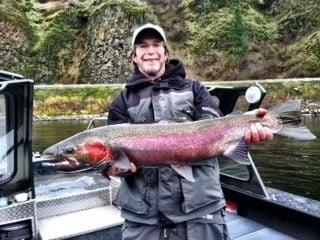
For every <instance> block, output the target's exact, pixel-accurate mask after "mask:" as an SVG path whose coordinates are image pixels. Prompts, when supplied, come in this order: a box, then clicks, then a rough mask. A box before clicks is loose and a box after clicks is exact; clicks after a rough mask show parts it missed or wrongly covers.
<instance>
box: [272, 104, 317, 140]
mask: <svg viewBox="0 0 320 240" xmlns="http://www.w3.org/2000/svg"><path fill="white" fill-rule="evenodd" d="M300 108H301V101H300V100H291V101H288V102H285V103H281V104H279V105H276V106H274V107H271V108H270V109H269V113H270V114H272V115H274V116H275V117H276V118H277V120H278V122H279V124H280V125H281V127H280V129H279V130H278V131H277V133H276V134H277V135H280V136H284V137H289V138H294V139H297V140H313V139H316V136H315V135H314V134H312V133H311V132H310V130H309V129H308V128H306V126H303V125H300V123H301V113H300Z"/></svg>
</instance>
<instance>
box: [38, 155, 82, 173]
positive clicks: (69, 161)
mask: <svg viewBox="0 0 320 240" xmlns="http://www.w3.org/2000/svg"><path fill="white" fill-rule="evenodd" d="M79 167H80V162H78V160H77V159H75V158H74V157H72V156H65V155H50V154H45V155H43V156H42V162H41V163H40V165H39V168H40V169H41V171H42V172H46V171H49V170H53V171H72V170H77V169H79Z"/></svg>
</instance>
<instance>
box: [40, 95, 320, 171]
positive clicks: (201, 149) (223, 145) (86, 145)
mask: <svg viewBox="0 0 320 240" xmlns="http://www.w3.org/2000/svg"><path fill="white" fill-rule="evenodd" d="M299 111H300V102H299V101H290V102H287V103H284V104H281V105H278V106H275V107H273V108H271V109H269V111H268V113H267V114H266V115H265V116H264V117H258V116H256V115H255V114H240V113H239V114H232V115H228V116H225V117H221V118H215V119H208V120H201V121H195V122H170V123H169V122H163V123H162V122H160V123H154V124H120V125H111V126H104V127H99V128H94V129H91V130H87V131H83V132H80V133H78V134H76V135H74V136H72V137H70V138H67V139H66V140H63V141H61V142H59V143H57V144H55V145H53V146H51V147H49V148H48V149H46V150H45V151H44V153H43V157H44V158H47V159H51V160H52V162H50V161H51V160H50V161H48V162H46V163H43V164H42V165H43V167H47V168H51V169H53V170H55V171H60V172H72V171H79V170H83V169H89V168H93V167H97V168H98V166H106V165H112V166H115V167H119V168H122V169H129V168H130V162H133V163H134V164H135V165H136V166H137V167H153V166H166V165H168V166H173V167H174V169H175V170H176V171H177V172H179V173H182V174H181V175H183V176H185V175H184V174H183V172H184V171H185V170H186V169H187V168H186V167H184V166H186V165H188V164H190V163H193V162H197V161H202V160H203V159H206V158H211V157H217V156H222V155H223V156H226V157H228V158H231V159H233V160H234V161H236V162H238V163H241V164H250V161H249V159H248V154H247V146H246V144H245V142H244V133H245V131H246V130H248V129H249V126H250V125H251V124H253V123H257V122H259V123H261V124H262V125H263V126H266V127H269V128H270V129H271V130H272V131H273V133H274V134H278V135H282V136H286V137H292V138H295V139H299V140H312V139H315V138H316V137H315V136H314V135H313V134H312V133H311V132H310V131H309V130H308V129H307V128H306V127H304V126H301V125H298V124H297V121H298V120H299Z"/></svg>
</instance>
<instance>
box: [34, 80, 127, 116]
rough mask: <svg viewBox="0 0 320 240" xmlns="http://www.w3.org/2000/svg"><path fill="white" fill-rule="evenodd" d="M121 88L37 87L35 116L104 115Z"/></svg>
mask: <svg viewBox="0 0 320 240" xmlns="http://www.w3.org/2000/svg"><path fill="white" fill-rule="evenodd" d="M120 90H121V87H108V86H100V85H99V86H92V85H90V86H88V87H77V86H62V87H56V88H55V87H48V88H43V87H36V88H35V98H34V100H35V101H34V115H35V116H72V115H87V114H89V115H90V114H103V113H105V112H107V111H108V110H109V107H110V105H111V102H112V100H113V99H114V98H115V97H116V96H117V94H118V93H119V92H120Z"/></svg>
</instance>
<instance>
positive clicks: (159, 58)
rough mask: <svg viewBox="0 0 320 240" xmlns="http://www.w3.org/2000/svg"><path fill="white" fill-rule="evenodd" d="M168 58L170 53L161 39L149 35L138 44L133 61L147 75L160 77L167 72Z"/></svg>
mask: <svg viewBox="0 0 320 240" xmlns="http://www.w3.org/2000/svg"><path fill="white" fill-rule="evenodd" d="M167 59H168V54H167V53H166V50H165V47H164V44H163V41H161V40H160V39H157V38H152V37H148V38H144V39H142V40H141V41H140V42H139V43H138V44H136V49H135V54H134V55H133V61H134V62H135V63H136V64H137V66H138V68H139V70H140V72H141V73H142V74H144V75H146V76H147V77H160V76H161V75H162V74H163V73H164V72H165V63H166V61H167Z"/></svg>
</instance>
